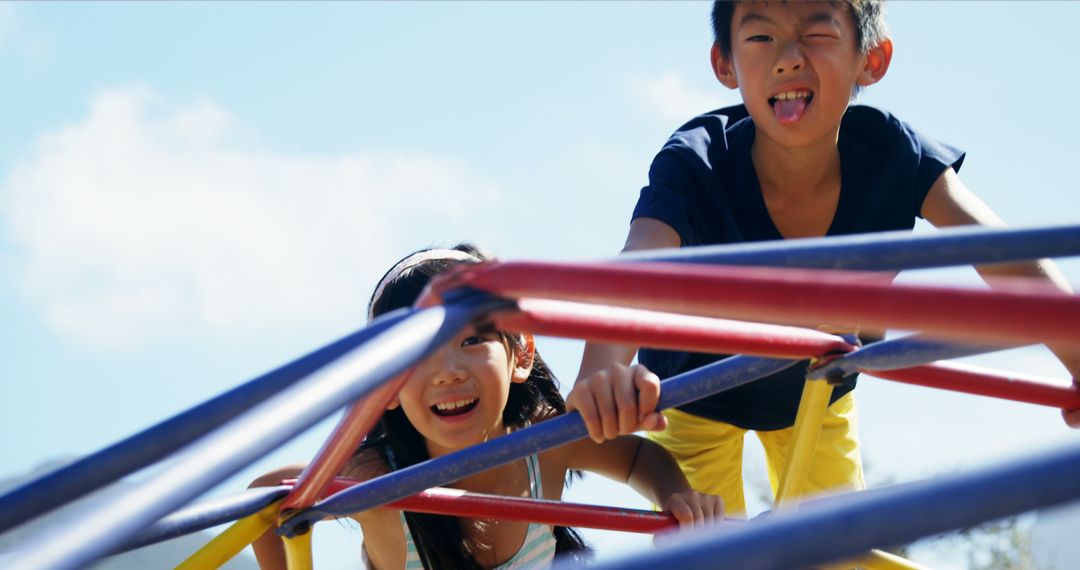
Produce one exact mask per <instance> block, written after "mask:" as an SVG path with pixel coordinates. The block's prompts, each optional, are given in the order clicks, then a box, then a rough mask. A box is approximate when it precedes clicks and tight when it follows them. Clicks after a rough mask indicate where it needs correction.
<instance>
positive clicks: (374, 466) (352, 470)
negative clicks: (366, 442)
mask: <svg viewBox="0 0 1080 570" xmlns="http://www.w3.org/2000/svg"><path fill="white" fill-rule="evenodd" d="M389 472H390V466H389V465H387V464H386V460H385V459H383V457H382V455H381V454H380V453H379V451H378V450H377V449H375V448H374V447H362V448H360V450H359V451H357V452H356V453H354V454H353V455H352V457H350V458H349V461H348V462H347V463H346V464H345V467H343V468H342V469H341V473H340V475H341V476H342V477H348V478H350V479H356V480H358V481H367V480H368V479H374V478H375V477H378V476H380V475H385V474H387V473H389Z"/></svg>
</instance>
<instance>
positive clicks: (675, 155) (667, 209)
mask: <svg viewBox="0 0 1080 570" xmlns="http://www.w3.org/2000/svg"><path fill="white" fill-rule="evenodd" d="M694 186H695V183H694V176H693V175H692V173H691V170H690V168H689V165H687V164H686V160H685V158H684V157H682V156H680V152H679V149H678V147H671V146H669V147H665V148H664V149H663V150H661V151H660V153H659V154H657V155H656V158H654V159H653V163H652V166H650V167H649V184H648V185H647V186H645V187H644V188H642V189H641V195H640V196H639V197H638V202H637V205H636V206H635V207H634V214H633V216H632V217H631V221H632V220H636V219H638V218H655V219H657V220H660V221H661V222H664V223H665V224H667V225H669V226H671V228H672V229H674V230H675V231H676V232H678V234H679V237H680V238H681V239H682V244H683V245H692V244H694V243H695V242H697V241H698V239H697V237H696V236H695V235H694V231H693V223H692V222H691V219H690V204H692V203H693V202H694V200H693V196H692V195H691V193H692V192H693V191H694V190H693V188H694Z"/></svg>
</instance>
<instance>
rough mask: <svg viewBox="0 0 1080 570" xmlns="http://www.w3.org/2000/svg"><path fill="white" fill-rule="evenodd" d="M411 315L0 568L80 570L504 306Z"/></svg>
mask: <svg viewBox="0 0 1080 570" xmlns="http://www.w3.org/2000/svg"><path fill="white" fill-rule="evenodd" d="M449 301H450V300H449V299H448V304H447V305H446V306H439V307H431V308H428V309H422V310H416V311H411V314H409V316H407V317H406V318H405V319H403V320H401V321H400V322H399V323H397V324H395V325H394V326H391V327H389V328H387V330H386V331H384V332H383V333H382V334H380V335H378V336H377V337H374V338H371V339H369V340H368V342H366V343H364V344H363V345H361V346H359V347H357V348H355V349H353V350H351V351H349V352H348V353H346V354H344V355H343V356H342V357H341V358H340V359H338V360H337V361H336V362H334V363H333V364H331V365H329V366H326V367H325V368H323V369H322V370H319V371H318V372H316V373H314V374H312V375H311V376H309V377H308V378H306V379H304V380H303V381H301V382H298V383H296V384H295V385H293V386H291V387H289V388H287V389H285V390H283V391H281V392H279V393H278V394H277V395H275V396H273V397H272V398H270V399H268V400H266V401H265V402H263V403H262V404H260V405H259V406H257V407H255V408H254V409H252V410H250V411H248V412H246V413H244V414H243V415H241V416H240V417H237V418H236V419H234V420H232V421H231V422H229V423H228V424H227V425H225V426H223V427H222V428H221V429H219V430H216V431H214V432H213V433H210V434H208V435H206V436H205V437H203V438H201V439H200V440H198V441H196V442H195V443H193V444H191V445H190V446H188V447H187V448H185V449H184V450H182V452H181V453H180V454H178V456H177V457H176V458H175V460H174V461H171V462H170V463H169V464H168V465H167V466H165V467H164V468H163V469H162V470H161V471H160V472H158V473H156V474H155V475H154V476H153V477H149V478H147V479H146V480H144V481H139V482H138V483H135V484H133V485H132V487H131V489H130V490H128V491H127V492H125V493H124V494H123V495H121V496H119V497H117V498H116V499H115V500H113V501H111V502H108V503H105V504H94V505H87V506H86V507H84V508H82V509H80V510H79V511H77V512H76V513H74V514H73V515H72V516H71V517H70V518H69V519H68V520H67V521H66V524H65V525H64V526H63V527H62V528H57V529H54V530H51V531H50V532H47V533H43V534H42V535H41V536H39V537H36V538H35V539H34V540H32V541H27V542H26V543H24V544H23V546H22V548H20V549H17V550H15V551H13V552H12V553H10V554H9V555H8V556H7V558H0V561H2V562H3V563H2V564H0V567H3V568H17V569H23V568H25V569H36V568H61V569H64V568H81V567H84V566H86V565H87V564H89V563H90V562H92V561H93V560H95V559H96V558H99V557H100V556H103V555H105V554H108V553H109V552H111V551H113V550H115V549H116V548H117V547H119V546H120V545H122V544H123V543H124V542H125V541H126V540H128V539H129V538H130V537H131V536H132V535H135V534H137V533H138V532H139V531H140V530H142V529H144V528H146V527H147V526H149V525H150V524H152V523H153V522H154V521H157V520H158V519H160V518H161V517H162V516H164V515H166V514H168V513H170V512H172V511H174V510H176V509H177V508H179V507H180V506H182V505H185V504H187V503H188V502H190V501H191V500H192V499H194V498H195V497H197V496H199V495H201V494H202V493H203V492H205V491H206V490H207V489H209V488H211V487H213V486H214V485H215V484H217V483H218V482H220V481H222V480H223V479H225V478H227V477H229V476H230V475H232V474H233V473H236V472H237V471H239V470H240V469H242V468H243V467H244V466H245V465H247V464H249V463H251V462H252V461H254V460H256V459H258V458H259V457H262V456H263V455H265V454H266V453H268V452H270V451H271V450H273V449H274V448H276V447H277V446H278V445H280V444H282V443H284V442H285V441H288V440H289V439H291V438H292V437H294V436H295V435H297V434H299V433H301V432H302V431H304V430H305V429H307V428H309V427H311V426H312V425H314V424H315V423H317V422H318V421H319V420H321V419H322V418H324V417H326V416H327V415H329V414H331V413H333V412H335V411H337V410H339V409H341V408H342V407H344V406H345V405H346V404H348V403H350V402H352V401H354V400H357V399H358V398H361V397H363V396H365V395H367V394H369V393H371V392H372V391H373V390H375V389H376V388H377V387H378V386H379V385H381V384H382V383H384V382H386V381H387V380H389V379H390V378H392V377H393V376H395V375H396V374H399V373H401V372H403V371H404V370H406V369H407V368H408V367H409V366H411V365H412V364H413V363H415V362H417V361H418V360H420V359H421V358H423V357H424V356H426V355H427V354H429V353H430V352H431V351H432V350H433V349H435V348H436V347H438V346H439V345H441V344H443V343H445V342H446V341H447V340H448V339H449V338H451V337H452V336H453V335H455V334H457V332H458V331H459V330H461V328H462V327H463V326H465V325H466V324H468V323H469V322H470V321H471V320H473V319H474V318H475V317H476V316H477V315H479V314H482V313H484V312H486V311H489V310H492V309H493V308H495V307H496V306H503V304H504V303H505V302H504V301H501V300H497V299H494V300H493V298H492V297H490V296H486V295H476V294H473V295H471V297H470V298H469V299H468V300H464V299H462V300H459V301H458V302H449Z"/></svg>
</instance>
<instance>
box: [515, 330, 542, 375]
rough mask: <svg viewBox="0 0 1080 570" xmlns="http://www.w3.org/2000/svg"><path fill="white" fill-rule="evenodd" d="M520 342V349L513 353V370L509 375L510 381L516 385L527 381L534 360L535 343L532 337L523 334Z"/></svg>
mask: <svg viewBox="0 0 1080 570" xmlns="http://www.w3.org/2000/svg"><path fill="white" fill-rule="evenodd" d="M521 341H522V342H521V348H519V349H517V350H515V351H514V370H513V371H512V372H511V374H510V381H511V382H517V383H518V384H521V383H522V382H525V381H526V380H528V379H529V374H532V368H533V362H534V361H535V359H536V341H535V340H534V339H533V335H531V334H529V333H525V334H523V335H521Z"/></svg>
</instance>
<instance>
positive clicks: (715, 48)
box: [709, 43, 739, 89]
mask: <svg viewBox="0 0 1080 570" xmlns="http://www.w3.org/2000/svg"><path fill="white" fill-rule="evenodd" d="M709 61H711V62H712V69H713V73H714V74H716V79H718V80H719V81H720V84H721V85H723V86H724V87H727V88H728V89H738V88H739V78H737V77H735V68H733V67H732V66H731V58H730V57H727V56H725V55H724V54H723V52H721V51H720V44H716V43H714V44H713V45H712V51H710V52H709Z"/></svg>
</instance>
